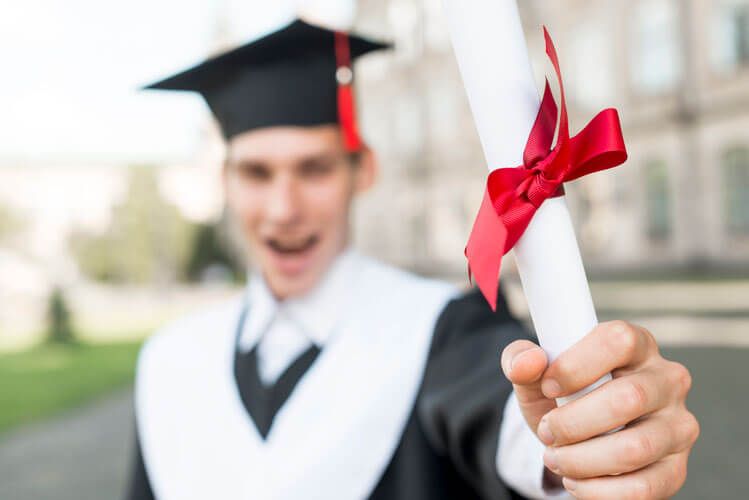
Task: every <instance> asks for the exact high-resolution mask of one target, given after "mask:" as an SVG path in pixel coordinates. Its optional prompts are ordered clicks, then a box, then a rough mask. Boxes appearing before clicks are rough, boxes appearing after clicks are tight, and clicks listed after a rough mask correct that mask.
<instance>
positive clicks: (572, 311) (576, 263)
mask: <svg viewBox="0 0 749 500" xmlns="http://www.w3.org/2000/svg"><path fill="white" fill-rule="evenodd" d="M443 2H444V5H445V11H446V17H447V20H448V25H449V28H450V35H451V38H452V43H453V49H454V50H455V55H456V57H457V60H458V65H459V67H460V72H461V75H462V76H463V83H464V85H465V88H466V92H467V94H468V99H469V102H470V104H471V110H472V111H473V117H474V119H475V121H476V127H477V129H478V133H479V137H480V138H481V145H482V146H483V149H484V155H485V157H486V161H487V163H488V166H489V170H493V169H495V168H500V167H517V166H519V165H521V164H522V163H523V151H524V149H525V144H526V142H527V140H528V135H529V133H530V130H531V127H532V126H533V122H534V121H535V119H536V115H537V113H538V109H539V105H540V98H539V94H538V90H537V88H536V84H535V82H534V79H533V72H532V69H531V65H530V58H529V56H528V48H527V45H526V42H525V35H524V34H523V29H522V25H521V23H520V15H519V13H518V8H517V3H516V0H443ZM538 33H539V36H542V34H541V27H540V26H539V30H538ZM481 194H482V193H476V196H481ZM498 251H499V250H498ZM514 254H515V259H516V262H517V267H518V272H519V273H520V280H521V281H522V283H523V289H524V291H525V296H526V299H527V301H528V308H529V311H530V315H531V319H532V320H533V325H534V327H535V329H536V334H537V335H538V338H539V341H540V343H541V347H543V349H544V350H545V351H546V353H547V355H548V356H549V359H550V360H553V359H555V358H556V357H557V356H559V354H561V353H562V352H563V351H565V350H566V349H568V348H569V347H571V346H572V345H573V344H575V343H576V342H577V341H579V340H580V339H581V338H583V337H584V336H585V335H586V334H587V333H588V332H590V330H592V329H593V327H594V326H595V325H596V324H597V323H598V320H597V318H596V312H595V309H594V307H593V300H592V299H591V295H590V289H589V287H588V281H587V278H586V277H585V269H584V268H583V263H582V258H581V256H580V250H579V248H578V245H577V240H576V238H575V232H574V229H573V227H572V221H571V219H570V214H569V210H568V209H567V204H566V203H565V200H564V197H558V198H552V199H549V200H547V201H545V202H544V203H543V204H542V205H541V207H540V208H539V210H538V212H536V214H535V216H534V217H533V220H532V221H531V223H530V225H529V226H528V229H527V230H526V231H525V233H524V234H523V236H522V237H521V238H520V240H519V241H518V243H517V244H516V245H515V248H514ZM610 378H611V377H610V376H606V377H604V378H602V379H601V380H599V381H598V382H596V383H595V384H594V385H592V386H590V387H588V388H586V389H585V390H583V391H580V392H579V393H577V394H575V395H573V396H571V397H568V398H560V399H558V400H557V402H558V403H559V404H560V405H561V404H564V403H566V402H568V401H570V400H573V399H575V398H577V397H580V396H582V395H583V394H585V393H587V392H589V391H591V390H593V389H594V388H595V387H597V386H598V385H600V384H602V383H604V382H606V381H607V380H610Z"/></svg>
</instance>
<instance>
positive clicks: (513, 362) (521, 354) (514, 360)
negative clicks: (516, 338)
mask: <svg viewBox="0 0 749 500" xmlns="http://www.w3.org/2000/svg"><path fill="white" fill-rule="evenodd" d="M538 349H541V348H540V347H531V348H530V349H526V350H525V351H520V352H519V353H517V354H516V355H515V356H513V358H512V361H511V362H510V371H512V369H513V368H514V366H515V363H516V362H517V361H518V360H519V359H520V358H521V357H523V355H525V354H527V353H529V352H533V351H537V350H538Z"/></svg>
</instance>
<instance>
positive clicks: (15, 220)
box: [0, 205, 23, 241]
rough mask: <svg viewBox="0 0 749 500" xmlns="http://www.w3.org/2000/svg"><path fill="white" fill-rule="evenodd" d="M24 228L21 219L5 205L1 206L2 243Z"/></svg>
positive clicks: (0, 237)
mask: <svg viewBox="0 0 749 500" xmlns="http://www.w3.org/2000/svg"><path fill="white" fill-rule="evenodd" d="M22 226H23V222H22V220H21V217H19V215H18V214H17V213H16V212H14V211H13V210H11V209H10V208H9V207H7V206H5V205H0V241H3V240H5V239H6V238H8V237H9V236H11V235H12V234H14V233H16V232H17V231H18V230H19V229H20V228H21V227H22Z"/></svg>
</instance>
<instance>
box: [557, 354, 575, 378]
mask: <svg viewBox="0 0 749 500" xmlns="http://www.w3.org/2000/svg"><path fill="white" fill-rule="evenodd" d="M555 364H556V373H555V374H554V375H556V379H557V380H558V381H559V383H561V384H562V385H564V384H565V383H566V382H568V380H569V379H570V378H571V377H573V376H574V374H575V367H574V366H572V365H573V363H572V362H571V361H570V360H569V358H568V357H566V356H560V357H559V359H557V361H556V363H555Z"/></svg>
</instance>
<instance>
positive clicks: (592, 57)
mask: <svg viewBox="0 0 749 500" xmlns="http://www.w3.org/2000/svg"><path fill="white" fill-rule="evenodd" d="M572 36H573V38H572V54H573V55H574V57H573V58H571V59H570V62H569V64H570V68H571V71H570V79H569V82H570V85H569V87H570V90H571V92H570V94H571V97H572V99H574V101H575V102H576V103H579V104H581V105H583V106H585V107H586V108H588V109H593V108H600V107H603V106H606V105H610V104H611V101H612V100H613V99H614V98H615V91H616V88H615V82H614V68H613V66H612V64H613V61H614V58H613V57H612V54H611V36H610V29H609V26H607V24H606V23H605V22H604V20H603V19H600V18H594V19H591V20H587V21H580V23H579V25H578V26H577V27H576V28H575V31H574V34H573V35H572Z"/></svg>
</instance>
